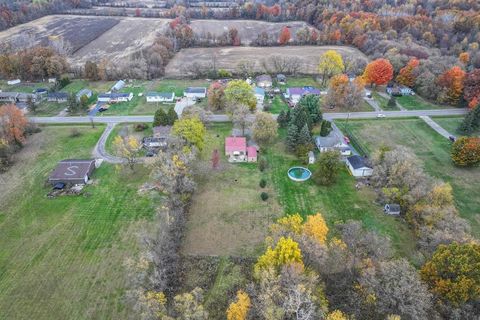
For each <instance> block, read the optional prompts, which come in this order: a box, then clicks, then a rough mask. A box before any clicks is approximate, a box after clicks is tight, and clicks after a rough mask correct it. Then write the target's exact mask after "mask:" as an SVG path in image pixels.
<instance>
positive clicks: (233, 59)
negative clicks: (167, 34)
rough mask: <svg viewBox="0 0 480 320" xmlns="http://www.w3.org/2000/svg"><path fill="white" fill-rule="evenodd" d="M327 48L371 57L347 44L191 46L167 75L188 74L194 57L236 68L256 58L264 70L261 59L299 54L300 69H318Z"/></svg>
mask: <svg viewBox="0 0 480 320" xmlns="http://www.w3.org/2000/svg"><path fill="white" fill-rule="evenodd" d="M327 50H336V51H338V52H339V53H340V54H342V55H344V56H353V55H355V56H358V57H364V58H365V60H367V57H366V56H365V55H364V54H363V53H361V52H360V51H358V50H357V49H354V48H351V47H345V46H286V47H217V48H188V49H182V50H180V52H178V53H177V54H176V55H175V56H174V57H173V59H172V60H170V62H169V63H168V65H167V66H166V68H165V75H166V76H167V77H172V78H176V77H184V76H188V74H187V73H186V70H185V66H188V65H189V64H191V63H192V61H195V62H197V63H198V64H200V65H203V66H209V65H210V64H211V63H212V58H213V57H214V58H215V64H216V67H217V68H218V69H225V70H228V71H236V68H237V64H238V63H239V62H240V61H242V60H246V61H255V71H256V72H264V69H263V67H262V64H261V61H262V60H263V59H267V60H268V59H269V58H271V57H272V56H275V55H280V56H284V57H289V56H291V57H298V58H300V59H301V60H302V68H301V69H300V71H299V72H300V73H303V74H315V73H317V65H318V59H319V57H320V55H322V54H323V53H324V52H325V51H327Z"/></svg>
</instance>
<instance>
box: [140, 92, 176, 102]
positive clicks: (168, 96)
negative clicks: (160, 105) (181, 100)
mask: <svg viewBox="0 0 480 320" xmlns="http://www.w3.org/2000/svg"><path fill="white" fill-rule="evenodd" d="M146 98H147V102H170V103H171V102H173V101H174V100H175V92H148V93H147V94H146Z"/></svg>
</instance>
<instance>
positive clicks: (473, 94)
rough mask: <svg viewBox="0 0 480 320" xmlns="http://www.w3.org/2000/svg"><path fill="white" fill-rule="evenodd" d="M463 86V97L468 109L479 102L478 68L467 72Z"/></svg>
mask: <svg viewBox="0 0 480 320" xmlns="http://www.w3.org/2000/svg"><path fill="white" fill-rule="evenodd" d="M464 86H465V88H464V98H465V100H466V101H467V102H468V106H469V107H470V109H473V108H474V107H476V106H477V105H479V104H480V69H473V70H472V71H470V72H469V73H467V75H466V77H465V82H464Z"/></svg>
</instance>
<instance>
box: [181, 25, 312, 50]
mask: <svg viewBox="0 0 480 320" xmlns="http://www.w3.org/2000/svg"><path fill="white" fill-rule="evenodd" d="M190 25H191V26H192V29H193V31H194V32H195V33H196V34H197V35H198V36H200V37H201V36H203V35H206V34H207V33H208V32H210V33H211V34H212V35H215V36H219V35H221V34H222V33H223V32H225V31H228V29H229V28H232V27H233V28H236V29H237V30H238V33H239V34H240V39H241V41H242V44H246V45H248V44H250V43H251V42H252V41H253V40H254V39H256V38H257V35H258V34H259V33H260V32H262V31H265V32H267V33H268V34H269V35H273V34H279V33H280V30H282V28H283V27H284V26H289V27H290V33H291V35H292V40H295V35H296V33H297V31H298V30H299V29H301V28H304V27H306V26H308V24H307V23H305V22H303V21H290V22H278V23H273V22H266V21H254V20H194V21H192V22H191V23H190Z"/></svg>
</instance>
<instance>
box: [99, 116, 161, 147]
mask: <svg viewBox="0 0 480 320" xmlns="http://www.w3.org/2000/svg"><path fill="white" fill-rule="evenodd" d="M147 125H148V128H147V129H146V130H144V131H140V132H138V131H135V124H133V123H119V124H117V125H116V126H115V128H113V130H112V132H111V133H110V135H109V136H108V138H107V141H106V142H105V150H106V151H107V152H109V153H110V154H115V150H114V147H113V139H115V137H116V136H118V135H119V134H121V135H122V136H124V135H131V136H134V137H135V138H137V139H138V140H139V141H141V140H142V138H144V137H148V136H152V135H153V128H152V124H151V123H147Z"/></svg>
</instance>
